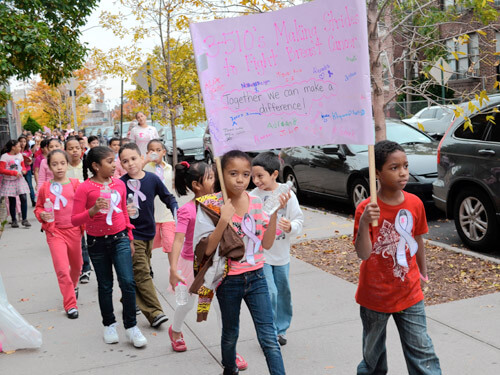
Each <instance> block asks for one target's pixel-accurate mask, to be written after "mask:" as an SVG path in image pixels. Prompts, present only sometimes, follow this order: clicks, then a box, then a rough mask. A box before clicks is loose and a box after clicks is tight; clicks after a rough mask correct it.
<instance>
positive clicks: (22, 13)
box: [0, 0, 98, 85]
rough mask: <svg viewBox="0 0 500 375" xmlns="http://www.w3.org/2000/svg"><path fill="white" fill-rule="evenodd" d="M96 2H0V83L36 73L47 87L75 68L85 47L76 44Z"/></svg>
mask: <svg viewBox="0 0 500 375" xmlns="http://www.w3.org/2000/svg"><path fill="white" fill-rule="evenodd" d="M97 3H98V0H50V1H40V0H35V1H33V0H4V1H1V2H0V83H4V82H5V81H7V79H9V78H11V77H16V78H17V79H28V78H29V77H30V76H31V75H34V74H40V75H41V77H42V79H43V80H45V81H46V82H47V83H48V84H49V85H56V84H59V83H61V82H62V81H63V80H64V78H65V77H68V76H70V75H71V72H72V71H73V70H75V69H79V68H80V67H81V66H82V64H83V61H84V58H85V55H86V53H87V48H86V47H85V46H84V45H82V44H81V43H80V41H79V38H80V34H81V32H80V27H82V26H84V25H85V23H86V19H87V17H88V16H89V15H90V14H91V12H92V10H93V9H94V7H95V6H96V5H97Z"/></svg>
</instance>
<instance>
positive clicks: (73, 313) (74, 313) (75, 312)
mask: <svg viewBox="0 0 500 375" xmlns="http://www.w3.org/2000/svg"><path fill="white" fill-rule="evenodd" d="M66 315H67V316H68V318H69V319H77V318H78V310H77V309H75V308H74V307H72V308H71V309H69V310H68V311H66Z"/></svg>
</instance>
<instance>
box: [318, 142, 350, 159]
mask: <svg viewBox="0 0 500 375" xmlns="http://www.w3.org/2000/svg"><path fill="white" fill-rule="evenodd" d="M322 149H323V152H324V153H325V154H326V155H336V156H338V157H339V159H340V160H345V159H346V158H345V155H344V154H343V153H342V152H341V151H340V147H339V146H338V145H336V146H326V147H323V148H322Z"/></svg>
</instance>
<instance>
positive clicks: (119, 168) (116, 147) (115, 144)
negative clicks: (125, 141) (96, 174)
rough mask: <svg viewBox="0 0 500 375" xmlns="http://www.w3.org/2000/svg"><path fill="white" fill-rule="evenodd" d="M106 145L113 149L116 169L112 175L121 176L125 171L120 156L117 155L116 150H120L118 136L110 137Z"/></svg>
mask: <svg viewBox="0 0 500 375" xmlns="http://www.w3.org/2000/svg"><path fill="white" fill-rule="evenodd" d="M108 146H109V148H110V149H112V150H113V152H114V153H115V156H116V157H115V164H116V169H115V174H114V175H113V177H114V178H120V177H121V176H123V175H124V174H125V173H127V172H126V171H125V170H124V169H123V168H122V165H121V163H120V158H119V157H118V152H120V138H111V139H110V140H109V142H108Z"/></svg>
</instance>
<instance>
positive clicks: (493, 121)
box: [486, 115, 496, 125]
mask: <svg viewBox="0 0 500 375" xmlns="http://www.w3.org/2000/svg"><path fill="white" fill-rule="evenodd" d="M486 121H489V122H491V123H493V124H495V125H496V122H495V116H491V115H489V116H486Z"/></svg>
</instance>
